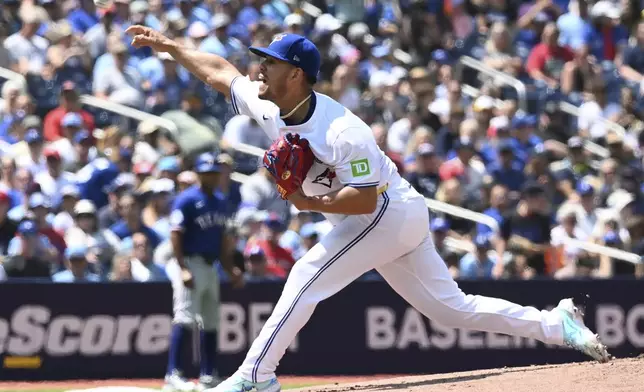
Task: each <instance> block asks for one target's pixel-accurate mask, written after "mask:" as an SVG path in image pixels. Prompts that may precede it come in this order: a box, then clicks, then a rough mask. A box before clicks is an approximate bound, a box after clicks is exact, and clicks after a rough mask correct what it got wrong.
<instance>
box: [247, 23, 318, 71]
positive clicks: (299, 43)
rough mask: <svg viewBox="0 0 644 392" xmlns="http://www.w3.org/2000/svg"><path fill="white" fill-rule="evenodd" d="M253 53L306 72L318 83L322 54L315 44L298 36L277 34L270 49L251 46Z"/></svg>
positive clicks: (269, 46)
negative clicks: (283, 62)
mask: <svg viewBox="0 0 644 392" xmlns="http://www.w3.org/2000/svg"><path fill="white" fill-rule="evenodd" d="M248 49H249V50H250V51H251V53H254V54H256V55H258V56H260V57H272V58H275V59H278V60H281V61H285V62H287V63H289V64H291V65H293V66H295V67H298V68H300V69H302V71H304V73H305V74H306V76H308V78H309V79H310V80H311V81H317V79H318V74H319V73H320V64H321V62H322V60H321V58H320V52H319V51H318V48H316V47H315V44H314V43H313V42H311V41H309V40H308V39H307V38H305V37H302V36H301V35H297V34H288V33H281V34H277V35H276V36H275V37H274V38H273V41H272V42H271V43H270V45H268V48H258V47H256V46H251V47H250V48H248Z"/></svg>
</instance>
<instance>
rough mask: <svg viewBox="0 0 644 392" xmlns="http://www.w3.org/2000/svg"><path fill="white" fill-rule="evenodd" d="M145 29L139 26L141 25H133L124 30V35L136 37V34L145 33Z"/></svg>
mask: <svg viewBox="0 0 644 392" xmlns="http://www.w3.org/2000/svg"><path fill="white" fill-rule="evenodd" d="M147 29H148V28H147V27H145V26H141V25H133V26H130V27H128V28H127V30H125V33H126V34H131V35H137V34H144V33H145V32H146V31H147Z"/></svg>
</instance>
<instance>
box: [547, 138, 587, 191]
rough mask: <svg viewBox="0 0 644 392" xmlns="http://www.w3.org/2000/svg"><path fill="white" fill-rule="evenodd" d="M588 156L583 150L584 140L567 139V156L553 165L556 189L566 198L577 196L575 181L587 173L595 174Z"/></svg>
mask: <svg viewBox="0 0 644 392" xmlns="http://www.w3.org/2000/svg"><path fill="white" fill-rule="evenodd" d="M588 161H589V157H588V155H587V153H586V151H585V150H584V141H583V139H581V138H580V137H577V136H575V137H572V138H570V139H569V140H568V156H567V157H566V158H564V159H563V160H562V161H560V162H559V164H558V165H555V166H554V167H553V171H554V175H555V178H556V180H557V182H556V183H557V189H558V190H559V192H561V193H562V194H563V195H564V197H566V198H573V199H574V198H578V196H577V195H576V193H575V188H576V186H577V183H578V182H579V181H580V180H581V179H582V178H584V177H585V176H587V175H593V174H595V170H594V169H593V168H592V167H591V166H590V165H589V164H588Z"/></svg>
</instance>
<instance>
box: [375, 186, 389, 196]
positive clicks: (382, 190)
mask: <svg viewBox="0 0 644 392" xmlns="http://www.w3.org/2000/svg"><path fill="white" fill-rule="evenodd" d="M388 188H389V184H388V183H387V184H385V185H383V186H381V187H380V188H378V195H382V194H383V193H385V192H386V191H387V189H388Z"/></svg>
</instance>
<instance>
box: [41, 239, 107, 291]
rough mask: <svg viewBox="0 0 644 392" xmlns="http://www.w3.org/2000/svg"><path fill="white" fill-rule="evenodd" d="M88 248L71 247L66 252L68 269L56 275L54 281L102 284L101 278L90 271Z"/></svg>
mask: <svg viewBox="0 0 644 392" xmlns="http://www.w3.org/2000/svg"><path fill="white" fill-rule="evenodd" d="M87 250H88V249H87V248H86V247H84V246H74V247H70V248H68V249H67V251H65V259H66V265H67V269H66V270H64V271H60V272H57V273H55V274H54V275H53V276H52V280H53V281H54V282H56V283H76V282H100V280H101V278H100V277H99V276H98V275H96V274H94V273H92V272H89V270H88V264H87Z"/></svg>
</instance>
